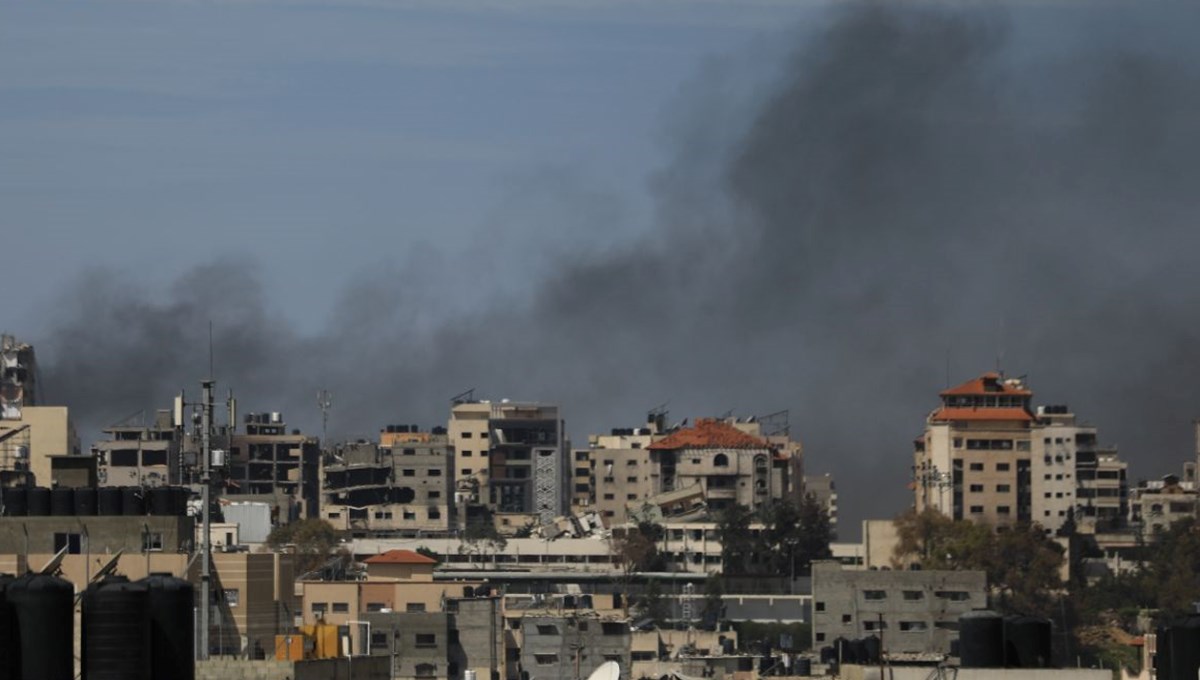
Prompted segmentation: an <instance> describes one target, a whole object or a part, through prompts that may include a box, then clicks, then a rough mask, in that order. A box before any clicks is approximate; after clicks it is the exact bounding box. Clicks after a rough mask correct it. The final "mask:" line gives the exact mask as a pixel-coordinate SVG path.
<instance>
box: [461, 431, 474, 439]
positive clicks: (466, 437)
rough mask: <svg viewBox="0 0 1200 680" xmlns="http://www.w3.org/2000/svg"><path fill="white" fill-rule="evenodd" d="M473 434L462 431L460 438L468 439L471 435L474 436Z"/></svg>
mask: <svg viewBox="0 0 1200 680" xmlns="http://www.w3.org/2000/svg"><path fill="white" fill-rule="evenodd" d="M474 436H475V433H474V432H463V433H462V438H463V439H470V438H472V437H474Z"/></svg>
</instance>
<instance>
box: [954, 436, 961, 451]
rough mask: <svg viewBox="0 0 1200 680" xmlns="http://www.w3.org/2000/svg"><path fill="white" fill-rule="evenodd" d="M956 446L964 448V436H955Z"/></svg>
mask: <svg viewBox="0 0 1200 680" xmlns="http://www.w3.org/2000/svg"><path fill="white" fill-rule="evenodd" d="M954 448H956V449H961V448H962V437H955V438H954Z"/></svg>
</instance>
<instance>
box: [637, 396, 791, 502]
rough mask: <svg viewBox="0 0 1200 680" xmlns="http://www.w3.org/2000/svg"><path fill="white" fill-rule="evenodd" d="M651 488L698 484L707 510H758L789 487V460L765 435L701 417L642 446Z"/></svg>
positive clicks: (675, 487)
mask: <svg viewBox="0 0 1200 680" xmlns="http://www.w3.org/2000/svg"><path fill="white" fill-rule="evenodd" d="M647 449H649V451H650V452H651V460H652V461H653V463H654V466H653V468H652V470H651V477H652V478H654V485H655V491H656V492H664V491H673V490H675V489H680V488H685V487H689V486H692V485H696V484H698V485H700V487H701V488H703V489H704V496H705V499H706V502H707V505H708V508H709V511H710V512H720V511H721V510H722V509H724V508H726V507H729V506H731V505H734V504H737V505H744V506H746V507H748V508H751V509H758V508H761V507H763V506H764V505H766V504H768V503H769V502H770V501H771V499H773V498H781V497H782V496H783V494H784V492H785V490H787V489H789V488H791V484H790V482H789V481H788V476H789V473H790V471H791V461H790V460H789V459H788V458H786V457H784V456H783V455H780V454H779V453H778V449H776V448H775V447H774V446H772V445H771V444H770V443H769V442H767V441H766V440H765V439H762V438H760V437H756V436H754V435H751V434H748V433H746V432H743V431H741V430H739V429H738V428H736V427H734V426H733V425H731V424H729V423H726V422H724V421H720V420H716V419H712V418H701V419H699V420H697V421H696V424H695V425H694V426H693V427H687V428H681V429H678V430H675V431H674V432H671V433H670V434H668V435H667V436H666V437H663V438H662V439H659V440H658V441H655V442H654V443H652V444H650V445H648V446H647Z"/></svg>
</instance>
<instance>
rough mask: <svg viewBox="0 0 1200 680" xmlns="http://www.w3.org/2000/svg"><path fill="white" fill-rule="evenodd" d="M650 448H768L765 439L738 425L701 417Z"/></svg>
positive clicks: (673, 449) (768, 445)
mask: <svg viewBox="0 0 1200 680" xmlns="http://www.w3.org/2000/svg"><path fill="white" fill-rule="evenodd" d="M646 448H649V449H657V450H660V451H675V450H678V449H768V448H771V445H770V444H769V443H767V441H766V440H764V439H759V438H758V437H755V436H754V435H750V434H746V433H745V432H742V431H741V430H739V429H737V428H736V427H734V426H732V425H730V424H728V423H725V422H722V421H720V420H717V419H715V418H700V419H699V420H697V421H696V425H695V426H694V427H687V428H683V429H681V430H675V431H674V432H672V433H671V434H669V435H667V436H666V437H663V438H662V439H660V440H658V441H656V442H654V443H653V444H651V445H650V446H648V447H646Z"/></svg>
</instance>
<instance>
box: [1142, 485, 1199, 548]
mask: <svg viewBox="0 0 1200 680" xmlns="http://www.w3.org/2000/svg"><path fill="white" fill-rule="evenodd" d="M1198 498H1200V496H1197V492H1196V485H1195V484H1194V483H1188V482H1183V481H1181V480H1180V478H1179V476H1178V475H1166V476H1165V477H1163V478H1162V479H1161V480H1154V481H1150V482H1142V483H1141V484H1138V486H1137V488H1136V489H1135V490H1134V493H1133V499H1132V501H1131V502H1130V522H1131V523H1132V524H1133V525H1134V526H1135V527H1138V528H1140V529H1141V530H1142V533H1143V534H1144V535H1145V536H1146V537H1147V538H1151V537H1152V536H1153V535H1154V534H1156V533H1158V532H1161V531H1166V530H1167V529H1169V528H1171V525H1172V524H1174V523H1175V522H1178V521H1179V520H1181V519H1185V518H1189V517H1195V516H1196V512H1197V508H1198V507H1200V503H1198V500H1197V499H1198Z"/></svg>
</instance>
